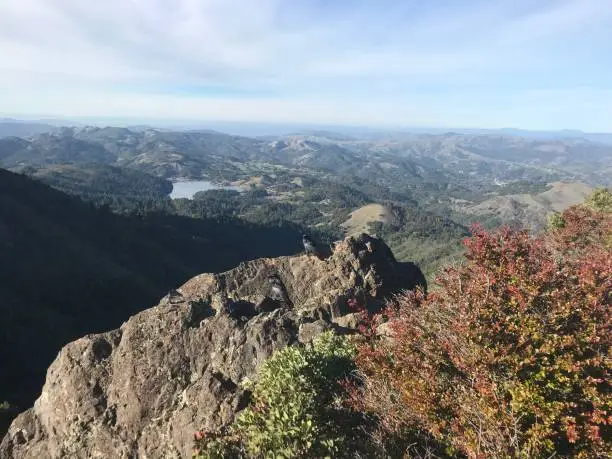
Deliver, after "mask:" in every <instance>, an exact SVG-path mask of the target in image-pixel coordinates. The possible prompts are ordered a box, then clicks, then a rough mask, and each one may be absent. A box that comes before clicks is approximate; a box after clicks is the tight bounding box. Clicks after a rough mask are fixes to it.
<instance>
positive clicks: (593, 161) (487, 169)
mask: <svg viewBox="0 0 612 459" xmlns="http://www.w3.org/2000/svg"><path fill="white" fill-rule="evenodd" d="M9 124H10V123H9ZM17 124H19V123H17ZM66 163H78V164H82V163H98V164H106V165H114V166H119V167H126V168H130V169H135V170H138V171H141V172H145V173H148V174H152V175H155V176H159V177H164V178H169V179H177V178H193V179H195V178H203V177H204V178H209V179H212V180H218V181H235V180H239V179H246V178H248V177H251V176H253V175H256V174H258V173H261V172H262V170H269V168H270V167H282V168H291V169H304V168H307V169H310V170H312V171H316V172H317V173H326V172H327V173H332V174H334V175H336V176H338V175H339V176H350V177H362V178H364V179H368V180H371V181H374V182H376V183H378V184H379V185H382V186H386V187H388V188H391V189H396V190H397V189H400V188H402V186H404V185H406V184H413V183H460V184H464V185H466V186H474V185H477V186H481V185H483V184H488V185H492V184H498V183H504V182H509V181H516V180H529V181H540V182H542V181H558V180H581V181H586V182H589V183H593V184H598V183H604V184H605V183H609V180H610V178H609V177H612V146H608V145H605V144H601V143H597V142H591V141H589V140H584V139H565V140H560V139H554V140H540V139H532V138H529V139H528V138H524V137H514V136H501V135H476V134H458V133H446V134H440V135H433V134H415V133H412V134H409V133H389V134H386V135H382V134H380V135H379V134H376V135H369V136H365V137H362V138H353V137H350V136H343V135H339V134H334V133H329V132H327V131H317V132H313V133H312V134H294V135H288V136H279V137H274V138H269V137H268V138H249V137H241V136H235V135H228V134H222V133H219V132H215V131H166V130H159V129H151V128H142V129H128V128H119V127H104V128H100V127H92V126H86V127H70V128H59V129H58V128H55V127H53V129H51V128H50V131H49V132H46V133H42V134H38V135H34V136H32V137H31V138H28V139H24V138H21V137H5V138H3V139H0V166H2V167H6V168H19V167H26V166H48V165H57V164H66Z"/></svg>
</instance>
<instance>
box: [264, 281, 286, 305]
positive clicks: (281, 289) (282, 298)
mask: <svg viewBox="0 0 612 459" xmlns="http://www.w3.org/2000/svg"><path fill="white" fill-rule="evenodd" d="M268 283H269V284H270V298H272V299H273V300H274V301H278V302H281V303H284V304H286V305H291V300H290V299H289V295H287V290H285V286H284V285H283V282H282V281H281V280H280V278H279V277H278V276H277V275H276V274H272V275H270V276H269V277H268Z"/></svg>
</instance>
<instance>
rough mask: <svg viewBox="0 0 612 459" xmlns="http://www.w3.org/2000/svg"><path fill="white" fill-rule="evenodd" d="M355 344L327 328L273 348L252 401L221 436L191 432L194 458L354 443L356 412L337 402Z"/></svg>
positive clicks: (279, 453)
mask: <svg viewBox="0 0 612 459" xmlns="http://www.w3.org/2000/svg"><path fill="white" fill-rule="evenodd" d="M354 354H355V350H354V346H353V345H352V344H351V343H350V341H349V340H348V339H347V338H344V337H339V336H336V335H334V334H332V333H330V332H327V333H324V334H323V335H321V336H320V337H319V338H317V339H316V340H315V341H314V343H313V344H312V345H309V346H306V347H298V346H292V347H287V348H285V349H283V350H281V351H279V352H277V353H275V354H274V355H273V356H272V357H271V358H270V359H269V360H268V361H266V362H265V363H264V365H263V366H262V368H261V371H260V374H259V379H258V381H257V383H255V384H252V383H247V384H246V385H247V387H249V388H251V389H252V390H253V398H252V403H251V405H250V406H249V407H248V408H247V409H245V410H244V411H243V412H242V413H241V414H240V415H239V416H238V418H237V420H236V422H235V423H234V424H233V425H232V426H231V428H230V429H229V430H228V432H227V433H225V434H224V435H220V434H211V433H202V432H199V433H197V434H196V440H197V442H196V443H197V444H196V454H195V456H194V457H198V458H221V457H275V458H298V457H342V456H345V455H348V452H351V453H352V452H353V451H354V450H355V448H358V447H359V445H357V443H358V442H359V440H358V437H359V435H358V433H359V432H358V427H359V423H360V422H361V417H360V416H359V415H358V414H357V413H355V412H353V411H351V410H347V409H346V408H344V407H343V406H342V404H341V394H342V391H343V387H342V385H341V384H340V382H341V381H342V380H344V379H345V378H346V377H347V376H348V375H349V373H350V372H351V371H352V370H353V369H354V364H353V357H354Z"/></svg>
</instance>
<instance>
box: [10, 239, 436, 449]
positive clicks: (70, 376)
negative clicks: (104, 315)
mask: <svg viewBox="0 0 612 459" xmlns="http://www.w3.org/2000/svg"><path fill="white" fill-rule="evenodd" d="M419 274H420V273H419V271H418V269H415V267H414V266H413V265H412V266H411V265H406V264H402V263H397V262H396V261H395V259H394V258H393V254H392V253H391V251H390V250H389V248H388V247H387V246H386V245H385V244H384V243H383V242H382V241H381V240H378V239H375V238H371V237H369V236H366V235H362V236H360V237H358V238H348V239H346V240H344V241H342V242H340V243H338V244H337V245H336V246H335V248H334V250H333V253H332V254H331V256H330V257H329V258H327V259H325V260H319V259H317V258H316V257H308V256H306V255H300V256H294V257H281V258H275V259H259V260H254V261H250V262H245V263H242V264H241V265H239V266H238V267H237V268H235V269H233V270H231V271H228V272H225V273H222V274H202V275H200V276H197V277H195V278H193V279H191V280H190V281H188V282H187V283H186V284H184V285H183V286H181V287H180V288H178V289H177V290H174V291H172V292H170V293H169V294H168V295H167V296H166V297H165V298H164V299H163V300H162V301H161V302H160V304H159V305H158V306H156V307H154V308H151V309H148V310H146V311H144V312H142V313H140V314H138V315H136V316H134V317H132V318H130V319H129V320H128V321H127V322H125V323H124V324H123V325H122V326H121V328H119V329H117V330H113V331H110V332H108V333H102V334H96V335H89V336H86V337H84V338H81V339H79V340H77V341H74V342H72V343H70V344H68V345H67V346H65V347H64V348H63V349H62V350H61V351H60V353H59V355H58V356H57V358H56V360H55V361H54V362H53V364H52V365H51V367H50V368H49V369H48V372H47V378H46V383H45V385H44V387H43V390H42V394H41V396H40V398H39V399H38V400H37V401H36V402H35V404H34V407H33V408H31V409H29V410H27V411H26V412H24V413H22V414H21V415H19V416H18V417H17V419H15V421H14V422H13V423H12V425H11V427H10V429H9V431H8V433H7V435H6V436H5V438H4V440H3V442H2V444H1V447H0V457H2V458H60V457H61V458H65V457H75V458H81V457H83V458H85V457H87V458H97V457H99V458H109V457H112V458H132V457H138V458H161V457H163V458H166V457H190V453H191V446H192V440H193V433H194V432H195V431H196V430H198V429H201V428H205V429H208V430H214V429H218V428H220V427H221V426H223V425H226V424H228V423H230V422H231V421H232V420H233V419H234V416H235V414H236V413H237V412H238V411H240V410H241V409H242V408H243V407H244V406H245V405H246V404H247V403H248V399H249V393H247V392H245V390H244V389H243V388H242V387H241V381H243V379H244V378H245V377H251V378H254V377H256V374H257V369H258V368H259V366H260V365H261V364H262V362H263V361H264V360H265V359H266V358H267V357H269V356H270V355H271V354H272V353H273V352H274V351H275V350H277V349H280V348H282V347H284V346H287V345H290V344H293V343H296V342H298V341H302V342H306V341H310V340H311V339H313V338H314V337H315V336H317V334H319V333H321V332H322V331H324V330H326V329H328V328H336V329H339V330H346V329H347V328H349V327H350V326H351V325H354V323H355V321H354V317H353V316H351V315H350V313H351V311H350V309H349V308H348V306H347V300H348V299H350V298H356V299H358V300H359V301H360V302H361V303H362V304H364V305H366V306H367V307H368V308H371V309H375V308H377V307H380V305H381V304H382V302H383V301H384V298H385V297H386V296H388V295H389V294H391V293H393V292H395V291H397V290H399V289H403V288H412V287H414V286H415V285H416V284H418V283H421V282H423V281H424V280H423V278H422V275H419ZM270 276H276V277H277V278H278V279H280V281H281V282H282V285H283V287H284V289H285V293H286V297H285V298H286V300H287V301H283V300H282V299H280V300H279V299H276V300H275V299H273V298H275V295H272V294H271V292H270V281H269V278H270ZM276 297H277V298H278V295H277V296H276Z"/></svg>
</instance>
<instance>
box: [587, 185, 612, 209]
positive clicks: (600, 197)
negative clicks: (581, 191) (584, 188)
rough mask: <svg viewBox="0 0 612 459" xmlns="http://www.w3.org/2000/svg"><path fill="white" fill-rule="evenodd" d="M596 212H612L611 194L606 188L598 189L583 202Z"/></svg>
mask: <svg viewBox="0 0 612 459" xmlns="http://www.w3.org/2000/svg"><path fill="white" fill-rule="evenodd" d="M584 205H585V206H586V207H589V208H591V209H592V210H594V211H596V212H612V193H611V192H610V190H608V189H607V188H598V189H597V190H595V191H594V192H593V193H592V194H591V195H590V196H589V197H588V198H586V201H585V202H584Z"/></svg>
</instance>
